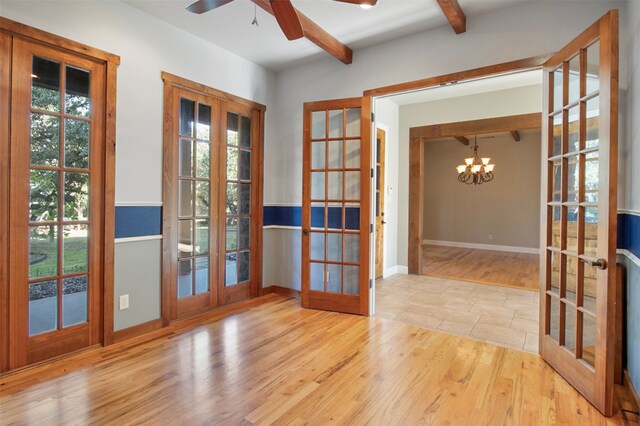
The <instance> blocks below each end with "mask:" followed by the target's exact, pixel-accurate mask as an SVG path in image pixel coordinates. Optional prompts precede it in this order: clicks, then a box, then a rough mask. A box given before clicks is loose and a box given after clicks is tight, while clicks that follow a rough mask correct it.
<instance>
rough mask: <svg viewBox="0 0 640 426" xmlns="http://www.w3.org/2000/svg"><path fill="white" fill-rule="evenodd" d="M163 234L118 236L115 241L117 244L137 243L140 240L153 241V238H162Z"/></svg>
mask: <svg viewBox="0 0 640 426" xmlns="http://www.w3.org/2000/svg"><path fill="white" fill-rule="evenodd" d="M161 239H162V235H145V236H142V237H125V238H116V239H115V240H114V242H115V243H116V244H120V243H135V242H138V241H151V240H161Z"/></svg>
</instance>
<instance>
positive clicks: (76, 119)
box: [9, 38, 106, 368]
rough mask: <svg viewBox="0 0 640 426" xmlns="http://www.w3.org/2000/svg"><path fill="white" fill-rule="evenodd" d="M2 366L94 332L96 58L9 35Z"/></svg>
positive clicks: (47, 353) (98, 294) (98, 318)
mask: <svg viewBox="0 0 640 426" xmlns="http://www.w3.org/2000/svg"><path fill="white" fill-rule="evenodd" d="M12 47H13V48H12V52H13V53H12V62H11V64H12V65H11V66H12V73H11V75H12V80H11V84H12V85H11V142H10V144H11V145H10V146H11V153H10V169H11V175H10V192H11V194H10V198H9V205H10V215H9V216H10V218H9V220H10V229H11V232H10V247H11V250H10V252H9V264H10V267H9V341H10V342H11V345H10V349H9V368H16V367H20V366H23V365H26V364H30V363H33V362H36V361H40V360H43V359H46V358H50V357H52V356H56V355H60V354H63V353H66V352H70V351H73V350H76V349H80V348H83V347H87V346H91V345H94V344H98V343H100V342H101V337H102V336H101V325H102V309H101V306H102V291H103V281H102V275H103V270H102V268H103V264H102V256H103V250H104V248H103V247H104V244H105V240H104V237H105V236H104V209H105V206H104V192H103V191H104V186H105V181H104V167H105V166H104V159H105V151H104V150H105V148H104V140H105V133H104V132H105V110H104V98H105V68H106V67H105V65H104V63H100V62H95V61H92V60H90V59H87V58H86V57H83V56H79V55H75V54H72V53H67V52H63V51H61V50H58V49H53V48H49V47H45V46H43V45H41V44H36V43H32V42H28V41H25V40H22V39H19V38H14V40H13V45H12Z"/></svg>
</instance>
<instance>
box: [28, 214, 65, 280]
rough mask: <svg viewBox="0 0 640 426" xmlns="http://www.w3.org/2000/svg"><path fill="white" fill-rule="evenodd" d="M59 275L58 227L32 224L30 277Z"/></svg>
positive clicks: (30, 233)
mask: <svg viewBox="0 0 640 426" xmlns="http://www.w3.org/2000/svg"><path fill="white" fill-rule="evenodd" d="M55 275H58V228H57V227H56V226H55V225H54V226H31V227H30V228H29V278H30V279H36V278H44V277H52V276H55Z"/></svg>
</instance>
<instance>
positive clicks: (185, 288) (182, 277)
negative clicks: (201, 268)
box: [178, 259, 193, 299]
mask: <svg viewBox="0 0 640 426" xmlns="http://www.w3.org/2000/svg"><path fill="white" fill-rule="evenodd" d="M191 265H192V259H187V260H179V261H178V299H182V298H184V297H188V296H191V295H192V294H193V286H192V283H193V276H192V270H191Z"/></svg>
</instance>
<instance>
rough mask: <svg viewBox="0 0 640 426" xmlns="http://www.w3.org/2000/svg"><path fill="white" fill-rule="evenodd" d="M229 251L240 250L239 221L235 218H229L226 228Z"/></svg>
mask: <svg viewBox="0 0 640 426" xmlns="http://www.w3.org/2000/svg"><path fill="white" fill-rule="evenodd" d="M226 236H227V251H230V250H237V249H238V219H237V218H235V217H228V218H227V227H226Z"/></svg>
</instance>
